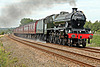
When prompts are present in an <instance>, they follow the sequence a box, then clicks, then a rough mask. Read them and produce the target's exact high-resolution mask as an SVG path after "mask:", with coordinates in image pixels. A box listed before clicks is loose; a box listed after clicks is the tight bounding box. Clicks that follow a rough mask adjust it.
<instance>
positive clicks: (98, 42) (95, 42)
mask: <svg viewBox="0 0 100 67" xmlns="http://www.w3.org/2000/svg"><path fill="white" fill-rule="evenodd" d="M87 46H90V47H100V35H93V39H91V44H87Z"/></svg>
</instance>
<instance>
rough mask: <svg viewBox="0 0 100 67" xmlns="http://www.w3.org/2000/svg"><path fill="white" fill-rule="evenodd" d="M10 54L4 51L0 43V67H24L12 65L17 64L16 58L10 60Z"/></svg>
mask: <svg viewBox="0 0 100 67" xmlns="http://www.w3.org/2000/svg"><path fill="white" fill-rule="evenodd" d="M10 54H11V52H7V51H5V49H4V48H3V44H2V42H0V67H26V66H25V65H24V64H20V65H14V63H16V62H18V59H17V58H11V56H10Z"/></svg>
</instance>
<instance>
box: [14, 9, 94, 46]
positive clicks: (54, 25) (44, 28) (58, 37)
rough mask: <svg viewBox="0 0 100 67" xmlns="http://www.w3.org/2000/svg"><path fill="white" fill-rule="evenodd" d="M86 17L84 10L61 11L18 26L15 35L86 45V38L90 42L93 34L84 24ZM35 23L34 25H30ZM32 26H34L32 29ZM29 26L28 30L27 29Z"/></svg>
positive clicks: (57, 42)
mask: <svg viewBox="0 0 100 67" xmlns="http://www.w3.org/2000/svg"><path fill="white" fill-rule="evenodd" d="M85 22H86V17H85V15H84V13H83V12H82V11H78V10H77V8H72V12H71V13H69V12H60V14H53V15H50V16H47V17H46V18H44V19H40V20H37V21H36V22H32V23H30V24H27V25H24V26H21V27H18V28H16V29H15V30H14V34H15V35H20V36H23V37H30V38H35V39H38V38H39V39H42V40H45V41H46V42H50V43H56V44H62V45H69V46H72V45H76V46H79V45H82V46H83V47H85V46H86V40H87V39H88V42H90V39H91V38H92V37H93V34H91V33H89V31H90V30H88V29H85V28H84V27H83V26H84V24H85ZM30 25H33V26H30ZM30 27H31V28H32V27H33V28H32V29H31V30H34V31H30ZM26 28H27V30H25V29H26Z"/></svg>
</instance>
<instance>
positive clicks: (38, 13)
mask: <svg viewBox="0 0 100 67" xmlns="http://www.w3.org/2000/svg"><path fill="white" fill-rule="evenodd" d="M20 1H21V0H0V28H10V27H18V26H19V24H20V20H21V19H22V18H31V19H41V18H45V17H46V16H48V15H51V14H58V13H60V12H61V11H67V12H72V8H73V7H76V8H78V10H81V11H83V12H84V14H85V15H86V18H87V21H89V20H90V21H92V23H94V22H95V21H96V20H99V21H100V0H75V1H76V6H75V5H74V6H73V5H69V3H56V4H53V6H50V7H45V6H43V7H38V6H35V9H36V8H38V9H36V10H35V9H34V10H33V11H32V10H31V12H30V13H28V14H25V15H22V16H19V17H18V18H17V17H13V18H15V19H16V20H9V18H10V15H12V13H10V14H8V15H6V14H7V10H6V9H8V8H9V5H10V6H11V4H17V3H20ZM23 1H24V0H23ZM33 1H34V0H33ZM43 1H44V0H43ZM26 3H27V2H26ZM29 5H30V3H29ZM20 7H21V6H20ZM25 10H26V11H27V10H28V9H25ZM19 12H21V11H19ZM22 12H23V14H24V12H25V11H22ZM13 13H14V11H13ZM2 17H3V18H5V21H6V20H7V22H5V21H4V20H3V21H4V22H3V21H1V20H2ZM10 19H12V18H10Z"/></svg>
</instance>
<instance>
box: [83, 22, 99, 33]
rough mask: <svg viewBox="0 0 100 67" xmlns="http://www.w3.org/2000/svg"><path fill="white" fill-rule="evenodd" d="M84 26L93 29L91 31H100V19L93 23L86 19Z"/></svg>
mask: <svg viewBox="0 0 100 67" xmlns="http://www.w3.org/2000/svg"><path fill="white" fill-rule="evenodd" d="M84 28H89V29H91V31H94V32H95V31H97V32H100V21H98V20H97V21H95V22H94V23H92V22H91V21H86V23H85V25H84Z"/></svg>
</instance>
